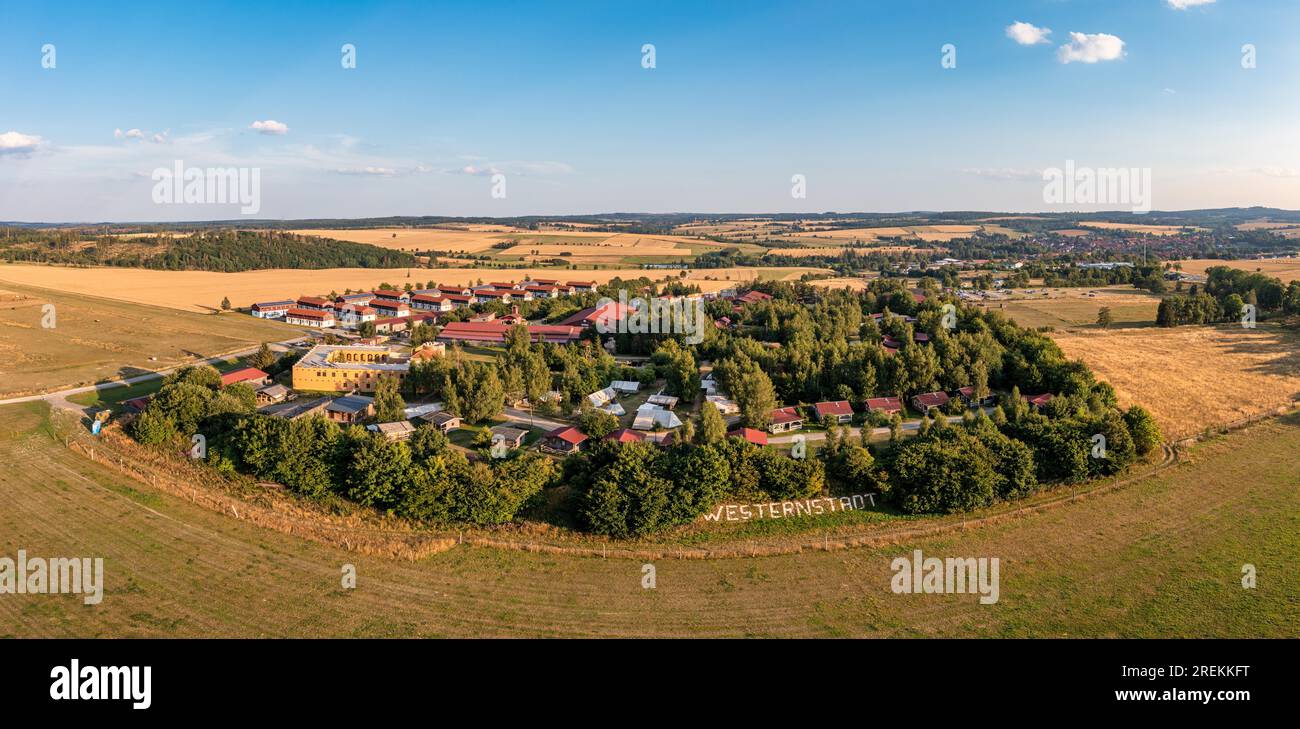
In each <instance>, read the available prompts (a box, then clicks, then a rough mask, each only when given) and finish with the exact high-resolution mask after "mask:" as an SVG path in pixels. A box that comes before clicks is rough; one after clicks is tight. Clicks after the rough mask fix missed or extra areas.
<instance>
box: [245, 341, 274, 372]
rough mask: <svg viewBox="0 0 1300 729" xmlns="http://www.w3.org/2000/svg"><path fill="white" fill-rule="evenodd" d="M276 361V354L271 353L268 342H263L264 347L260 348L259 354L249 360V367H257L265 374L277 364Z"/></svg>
mask: <svg viewBox="0 0 1300 729" xmlns="http://www.w3.org/2000/svg"><path fill="white" fill-rule="evenodd" d="M275 360H276V356H275V352H272V351H271V346H270V345H269V344H267V343H266V342H262V346H261V347H258V349H257V352H256V353H254V354H253V355H251V356H250V357H249V358H248V366H249V367H256V368H257V369H259V370H262V371H263V372H265V371H266V370H268V369H270V367H271V366H272V365H274V364H275Z"/></svg>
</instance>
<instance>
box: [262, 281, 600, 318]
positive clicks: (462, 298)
mask: <svg viewBox="0 0 1300 729" xmlns="http://www.w3.org/2000/svg"><path fill="white" fill-rule="evenodd" d="M595 290H596V282H595V281H568V282H561V281H559V279H532V280H529V281H520V282H517V283H493V284H489V285H486V286H437V287H435V288H431V289H415V290H412V291H401V290H398V289H376V290H374V291H364V292H358V293H355V294H343V295H342V296H338V297H335V298H333V299H328V298H322V297H318V296H300V297H298V298H297V299H283V300H280V301H262V302H258V303H255V304H253V305H252V307H251V308H250V313H252V315H253V316H255V317H258V318H260V319H284V320H285V321H286V322H287V323H289V324H293V325H296V326H303V327H312V328H316V329H332V328H335V327H342V328H348V329H355V328H357V327H359V326H361V325H362V324H363V323H365V322H376V323H377V324H378V323H380V322H384V321H388V320H398V319H406V318H409V317H411V316H412V315H413V314H416V313H420V312H424V313H434V314H437V313H441V312H448V311H454V310H456V309H459V308H462V307H465V306H473V305H474V304H480V303H484V302H488V301H500V302H503V303H510V302H512V301H532V300H533V299H535V298H556V297H559V296H567V295H573V294H578V293H586V292H591V291H595ZM390 323H391V322H390Z"/></svg>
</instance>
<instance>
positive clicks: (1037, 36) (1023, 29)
mask: <svg viewBox="0 0 1300 729" xmlns="http://www.w3.org/2000/svg"><path fill="white" fill-rule="evenodd" d="M1051 34H1052V29H1051V28H1039V27H1037V26H1035V25H1034V24H1033V23H1026V22H1024V21H1020V20H1017V21H1016V22H1014V23H1012V24H1011V25H1008V26H1007V37H1008V38H1010V39H1011V40H1013V41H1015V42H1017V43H1019V44H1020V45H1022V46H1032V45H1035V44H1038V43H1046V42H1047V36H1049V35H1051Z"/></svg>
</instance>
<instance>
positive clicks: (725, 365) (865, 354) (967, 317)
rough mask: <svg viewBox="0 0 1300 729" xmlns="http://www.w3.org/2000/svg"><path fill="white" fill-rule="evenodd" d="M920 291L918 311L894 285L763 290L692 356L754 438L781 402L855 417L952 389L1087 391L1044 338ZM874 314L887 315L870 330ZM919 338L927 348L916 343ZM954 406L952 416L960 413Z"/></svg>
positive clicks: (1083, 377)
mask: <svg viewBox="0 0 1300 729" xmlns="http://www.w3.org/2000/svg"><path fill="white" fill-rule="evenodd" d="M922 283H923V285H924V286H929V287H930V288H926V289H923V291H924V295H925V296H926V300H925V301H924V302H923V303H917V302H916V301H915V300H914V297H913V292H912V291H910V290H908V289H906V288H905V287H904V286H903V284H902V283H901V282H899V281H897V280H876V281H872V282H870V284H869V285H868V288H867V289H866V290H865V291H862V292H856V293H855V292H848V291H826V290H824V289H816V288H813V287H811V286H810V285H808V284H805V283H801V282H800V283H788V282H768V283H764V284H760V286H761V287H762V288H764V289H765V290H766V291H767V292H768V293H771V294H773V295H774V297H775V298H773V299H772V300H771V301H766V302H762V303H759V304H753V305H749V306H746V307H744V309H743V310H742V311H741V312H740V313H738V314H733V315H732V316H733V318H734V319H736V321H737V326H736V328H735V329H734V330H729V331H719V332H717V333H716V335H714V336H710V337H706V338H705V341H704V342H703V343H702V344H700V345H698V346H697V347H696V350H697V351H698V352H699V353H700V356H701V357H702V358H705V359H710V360H712V361H713V362H714V374H715V376H716V377H717V378H718V380H719V381H720V382H721V384H722V386H723V387H724V388H725V389H726V390H727V391H728V392H730V393H731V394H732V395H733V398H734V399H735V400H736V401H737V403H738V404H739V405H740V407H741V414H742V416H743V420H744V422H745V424H746V425H748V426H750V427H755V428H762V427H765V426H766V425H767V414H768V412H770V411H771V408H772V407H775V404H774V403H776V402H778V401H779V402H783V403H786V404H792V403H815V402H818V401H822V400H847V401H849V402H850V403H853V404H854V405H857V406H861V405H862V404H863V403H864V402H865V401H866V400H867V399H869V398H873V397H881V396H898V397H900V398H902V399H903V400H904V401H905V402H906V400H907V399H908V398H909V397H911V396H912V395H915V394H918V393H923V392H931V391H935V390H943V391H945V392H952V391H953V390H955V389H957V388H959V387H973V388H975V389H976V391H977V393H980V394H985V393H987V392H988V391H989V390H991V389H1002V390H1010V389H1011V388H1012V387H1015V386H1018V387H1020V388H1021V389H1022V390H1023V391H1024V392H1027V393H1032V394H1042V393H1049V392H1050V393H1057V394H1066V395H1074V394H1086V393H1087V392H1088V391H1089V389H1090V388H1091V387H1092V386H1093V385H1094V384H1095V379H1094V377H1093V375H1092V373H1091V372H1090V371H1089V370H1088V368H1087V367H1086V366H1085V365H1084V364H1083V363H1082V362H1079V361H1070V360H1069V359H1067V358H1066V356H1065V354H1064V353H1063V352H1062V351H1061V349H1060V348H1059V347H1058V346H1057V345H1056V343H1055V342H1054V341H1052V339H1051V338H1050V337H1048V336H1047V335H1045V334H1041V333H1038V332H1034V331H1030V330H1027V329H1022V328H1020V327H1019V326H1017V325H1016V324H1015V323H1014V322H1012V321H1011V320H1010V319H1008V318H1006V317H1005V316H1003V315H1002V314H1001V313H999V312H996V311H989V312H981V311H979V310H977V309H973V308H966V307H960V306H958V305H957V304H956V303H955V300H954V299H951V298H945V296H944V295H942V294H940V293H939V292H938V290H937V289H935V288H933V281H930V280H925V281H923V282H922ZM945 307H947V308H945ZM873 313H876V314H884V316H882V317H881V318H880V319H879V320H878V321H877V320H876V319H874V318H872V317H871V314H873ZM908 316H911V317H915V319H916V321H915V322H908V321H907V320H906V318H905V317H908ZM945 317H947V321H945ZM947 325H951V326H947ZM917 334H924V335H926V336H925V339H927V340H928V343H921V342H918V341H917V339H918V338H917ZM885 337H889V338H890V339H892V340H894V341H895V342H897V343H899V345H900V346H899V348H898V349H897V353H896V354H891V353H889V352H887V350H885V348H883V347H882V346H881V344H882V343H883V341H884V339H885ZM952 407H953V408H955V410H954V412H955V413H960V412H961V410H960V408H961V404H960V403H955V404H954V405H953V406H952Z"/></svg>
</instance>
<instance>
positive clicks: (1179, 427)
mask: <svg viewBox="0 0 1300 729" xmlns="http://www.w3.org/2000/svg"><path fill="white" fill-rule="evenodd" d="M1052 337H1053V338H1054V339H1055V340H1056V341H1057V343H1058V344H1060V345H1061V349H1063V350H1065V353H1066V354H1067V355H1068V356H1070V357H1071V358H1076V359H1082V360H1083V361H1084V362H1086V363H1087V364H1088V366H1089V367H1091V368H1092V369H1093V370H1094V371H1095V372H1097V374H1098V375H1099V376H1101V377H1102V378H1103V379H1105V380H1106V381H1107V382H1109V383H1111V384H1112V385H1114V387H1115V391H1116V392H1117V393H1118V394H1119V398H1120V402H1121V403H1122V404H1123V405H1125V406H1127V405H1130V404H1133V403H1138V404H1140V405H1142V406H1144V407H1146V408H1147V409H1149V410H1150V411H1151V414H1152V415H1154V416H1155V418H1156V420H1157V421H1158V422H1159V423H1160V428H1161V429H1162V430H1163V431H1164V433H1165V436H1166V437H1170V436H1172V437H1174V438H1180V437H1186V436H1191V435H1195V434H1197V433H1200V432H1202V431H1203V430H1204V429H1205V428H1207V427H1213V426H1217V425H1223V424H1228V423H1232V422H1234V421H1237V420H1241V419H1243V418H1248V417H1252V416H1256V415H1261V414H1264V413H1268V412H1271V411H1273V410H1275V409H1276V408H1278V407H1282V406H1286V405H1289V404H1290V403H1291V402H1292V401H1294V400H1300V332H1297V331H1295V330H1294V329H1286V328H1283V327H1280V326H1278V325H1275V324H1268V323H1264V324H1261V325H1260V326H1259V327H1258V328H1256V329H1244V328H1242V327H1241V326H1236V325H1223V326H1214V327H1200V326H1185V327H1174V328H1169V329H1166V328H1158V327H1148V328H1143V329H1128V330H1110V331H1107V330H1101V329H1093V330H1082V329H1080V330H1070V331H1064V332H1056V333H1054V334H1053V335H1052Z"/></svg>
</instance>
